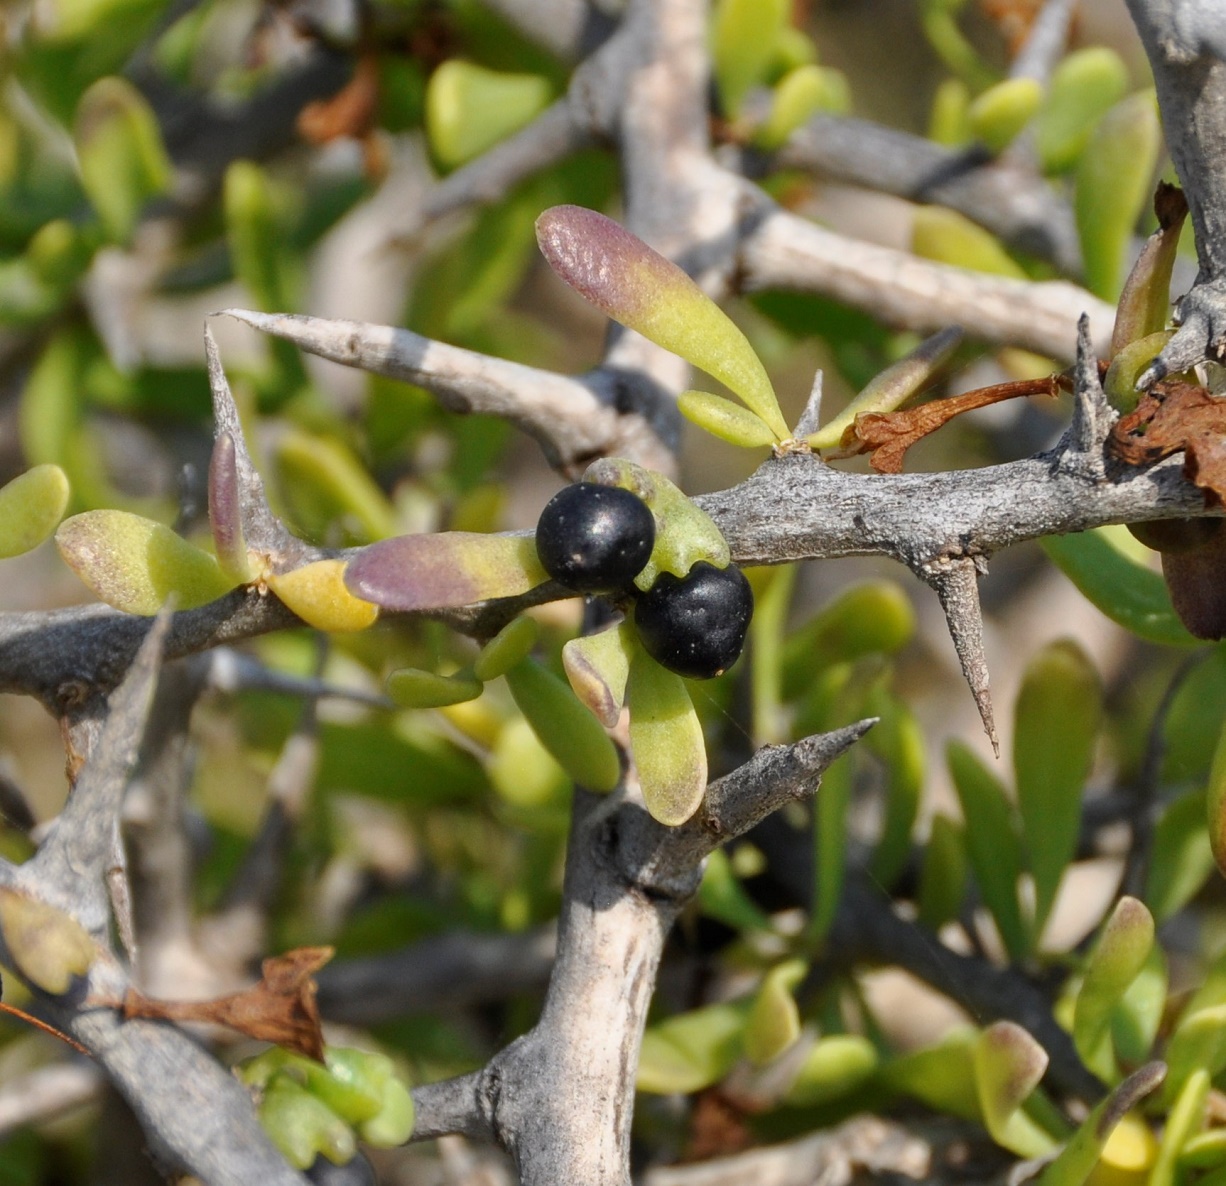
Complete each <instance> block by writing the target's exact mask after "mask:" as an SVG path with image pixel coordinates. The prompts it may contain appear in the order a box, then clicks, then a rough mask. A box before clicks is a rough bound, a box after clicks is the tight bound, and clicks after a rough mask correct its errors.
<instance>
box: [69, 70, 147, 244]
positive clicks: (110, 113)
mask: <svg viewBox="0 0 1226 1186" xmlns="http://www.w3.org/2000/svg"><path fill="white" fill-rule="evenodd" d="M73 140H74V142H75V146H76V150H77V163H78V167H79V168H80V170H81V184H82V185H83V186H84V188H85V192H86V193H87V194H88V195H89V199H90V202H91V203H92V204H93V206H94V209H95V210H97V212H98V216H99V218H100V219H101V221H102V224H103V226H104V227H105V228H106V231H107V233H108V234H109V235H110V237H111V238H112V239H113V240H115V241H116V242H120V243H122V242H126V241H127V240H128V239H129V238H130V237H131V234H132V231H133V230H134V229H135V227H136V223H137V220H138V219H139V218H140V213H141V210H142V208H143V207H144V205H145V203H146V202H147V201H148V200H149V199H150V198H151V197H153V196H154V195H156V194H159V193H161V192H163V190H165V189H166V187H167V185H168V184H169V183H170V178H171V168H170V161H169V158H168V157H167V156H166V149H165V148H164V147H163V145H162V138H161V133H160V132H159V130H158V122H157V117H156V116H155V115H154V113H153V110H152V108H150V106H149V104H148V102H147V101H146V100H145V98H144V96H143V95H141V93H140V92H139V91H138V90H137V89H136V88H135V87H134V86H133V85H132V84H131V83H130V82H127V81H126V80H124V79H122V78H116V77H110V78H101V79H99V80H98V81H97V82H96V83H94V85H93V86H91V87H90V88H89V90H87V91H86V92H85V94H83V95H82V96H81V101H80V103H79V104H78V106H77V111H76V117H75V120H74V125H73Z"/></svg>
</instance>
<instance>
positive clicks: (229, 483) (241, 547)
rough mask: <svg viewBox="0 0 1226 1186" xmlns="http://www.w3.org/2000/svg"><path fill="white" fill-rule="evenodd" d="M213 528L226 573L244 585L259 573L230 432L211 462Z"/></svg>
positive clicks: (221, 438) (223, 436)
mask: <svg viewBox="0 0 1226 1186" xmlns="http://www.w3.org/2000/svg"><path fill="white" fill-rule="evenodd" d="M209 525H210V526H211V527H212V529H213V547H214V549H215V550H216V552H217V563H218V564H220V565H221V570H222V572H224V573H227V574H228V575H230V576H233V577H234V578H235V579H236V580H239V581H242V582H244V583H246V582H247V581H250V580H252V579H253V578H254V577H255V572H254V571H253V569H252V565H251V561H250V559H249V558H248V556H247V540H246V538H245V537H244V535H243V524H242V519H241V515H240V510H239V496H238V465H237V461H236V458H235V448H234V437H233V435H232V434H231V433H230V432H228V431H222V432H219V433H218V434H217V439H216V440H215V441H214V442H213V454H212V457H211V458H210V459H209Z"/></svg>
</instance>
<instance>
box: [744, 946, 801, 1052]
mask: <svg viewBox="0 0 1226 1186" xmlns="http://www.w3.org/2000/svg"><path fill="white" fill-rule="evenodd" d="M804 974H805V964H804V961H803V960H795V959H794V960H785V961H784V962H783V963H781V964H776V965H775V967H773V968H771V970H770V971H769V972H767V973H766V975H765V976H764V977H763V979H762V984H761V986H760V987H759V988H758V991H757V993H756V994H755V995H754V999H753V1005H752V1006H751V1008H750V1010H749V1017H748V1019H747V1020H746V1022H745V1033H744V1042H745V1057H746V1058H748V1059H749V1061H750V1062H751V1063H753V1064H754V1065H755V1066H759V1067H761V1066H765V1065H766V1064H767V1063H768V1062H773V1061H774V1060H775V1059H776V1058H778V1057H779V1055H781V1054H782V1053H783V1052H784V1051H785V1050H787V1049H788V1048H789V1047H790V1046H791V1045H792V1043H793V1042H795V1041H796V1039H797V1038H799V1037H800V1010H799V1009H798V1008H797V1006H796V998H795V997H794V996H792V990H793V989H794V988H795V987H796V986H797V985H798V984H799V983H800V982H801V980H802V979H803V978H804Z"/></svg>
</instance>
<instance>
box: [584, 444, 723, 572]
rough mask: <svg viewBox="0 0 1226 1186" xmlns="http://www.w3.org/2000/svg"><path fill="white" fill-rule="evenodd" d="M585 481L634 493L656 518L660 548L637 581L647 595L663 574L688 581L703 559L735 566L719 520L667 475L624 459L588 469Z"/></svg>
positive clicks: (605, 460)
mask: <svg viewBox="0 0 1226 1186" xmlns="http://www.w3.org/2000/svg"><path fill="white" fill-rule="evenodd" d="M583 480H584V481H585V482H596V483H599V484H600V485H602V486H620V487H621V488H622V489H623V490H629V491H630V492H631V493H632V494H635V495H637V496H638V497H639V498H641V499H642V500H643V501H644V502H645V503H646V504H647V506H648V507H649V508H650V510H651V513H652V514H653V515H654V516H655V520H656V543H655V547H654V548H652V550H651V558H650V559H649V560H648V561H647V563H646V565H644V567H643V570H642V572H640V573H639V575H638V576H637V577H635V578H634V583H635V585H636V586H637V588H638V589H639V590H640V591H641V592H644V593H645V592H647V590H648V589H650V588H651V586H652V585H654V584H655V583H656V578H657V577H658V576H659V575H660V573H662V572H671V573H672V574H673V576H676V577H683V576H685V575H686V573H688V572H689V571H690V569H691V568H693V567H694V565H695V564H697V563H698V561H700V560H705V561H707V563H708V564H712V565H714V566H715V567H716V568H727V567H728V565H729V564H730V563H731V560H732V554H731V552H729V550H728V541H727V540H725V539H724V537H723V534H722V533H721V532H720V529H719V528H718V527H716V525H715V521H714V520H713V519H712V518H711V516H710V515H708V514H707V513H706V512H705V511H703V510H701V509H700V508H699V507H698V505H697V504H696V503H694V502H691V501H690V499H689V498H688V497H687V496H686V495H685V493H684V492H683V491H681V490H679V489H678V488H677V487H676V486H674V485H673V483H672V482H670V481H669V480H668V479H667V478H666V477H664V476H663V474H657V473H655V472H654V471H653V470H648V469H644V468H643V467H642V466H640V465H635V464H634V462H632V461H626V460H625V459H624V458H621V457H606V458H603V459H602V460H600V461H596V462H593V463H592V464H591V465H590V466H588V468H587V470H586V472H585V473H584V475H583Z"/></svg>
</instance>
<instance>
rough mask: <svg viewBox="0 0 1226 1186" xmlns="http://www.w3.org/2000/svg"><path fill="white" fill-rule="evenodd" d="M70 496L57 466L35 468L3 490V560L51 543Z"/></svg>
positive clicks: (0, 541) (0, 516) (0, 489)
mask: <svg viewBox="0 0 1226 1186" xmlns="http://www.w3.org/2000/svg"><path fill="white" fill-rule="evenodd" d="M68 493H69V492H68V478H67V476H66V475H65V473H64V471H63V470H62V469H60V467H59V466H58V465H36V466H34V467H33V468H32V469H28V470H26V472H25V473H24V474H19V475H18V476H17V477H15V478H14V479H13V480H12V481H11V482H7V483H6V484H5V485H4V486H3V487H0V560H7V559H8V558H9V557H11V556H20V555H21V554H22V553H23V552H28V551H30V550H31V549H32V548H36V547H38V545H39V544H41V543H42V542H43V541H44V540H45V539H48V538H49V537H50V536H51V533H52V532H53V531H55V529H56V526H57V525H58V524H59V521H60V519H62V518H63V516H64V511H65V510H66V509H67V508H68Z"/></svg>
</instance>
